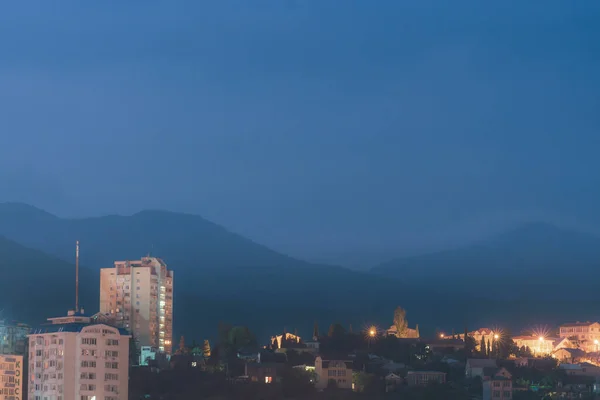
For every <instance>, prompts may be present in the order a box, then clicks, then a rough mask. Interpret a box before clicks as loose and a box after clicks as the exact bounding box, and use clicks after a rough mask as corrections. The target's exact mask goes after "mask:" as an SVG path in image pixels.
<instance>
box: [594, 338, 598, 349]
mask: <svg viewBox="0 0 600 400" xmlns="http://www.w3.org/2000/svg"><path fill="white" fill-rule="evenodd" d="M594 344H595V345H596V352H598V339H594Z"/></svg>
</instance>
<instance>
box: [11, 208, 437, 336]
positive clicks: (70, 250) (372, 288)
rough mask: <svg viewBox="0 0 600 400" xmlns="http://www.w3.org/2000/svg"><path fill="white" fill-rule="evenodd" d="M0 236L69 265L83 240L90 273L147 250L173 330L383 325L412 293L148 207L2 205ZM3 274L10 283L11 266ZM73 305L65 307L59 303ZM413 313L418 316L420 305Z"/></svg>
mask: <svg viewBox="0 0 600 400" xmlns="http://www.w3.org/2000/svg"><path fill="white" fill-rule="evenodd" d="M0 234H3V235H5V236H7V237H10V238H11V239H13V240H15V241H17V242H19V243H21V244H23V245H25V246H29V247H32V248H36V249H40V250H43V251H45V252H47V253H49V254H52V255H53V256H56V257H60V258H62V259H63V260H66V261H70V260H73V259H74V244H75V241H76V240H80V242H81V252H80V254H81V258H80V259H81V264H82V265H84V266H86V267H88V268H90V269H91V270H95V271H98V269H99V268H102V267H110V266H112V263H113V261H114V260H121V259H137V258H139V257H141V256H144V255H146V254H147V253H148V252H150V251H149V249H151V250H152V251H151V253H152V254H153V255H155V256H157V257H160V258H163V259H164V260H165V261H166V262H167V263H168V265H169V267H170V268H173V270H174V271H175V278H174V281H175V292H174V293H175V328H176V330H177V331H178V332H191V331H196V332H197V331H198V330H200V331H203V330H205V331H206V332H207V334H210V333H212V332H213V331H214V329H215V327H216V326H217V322H218V321H219V320H233V321H235V322H236V323H247V324H249V325H251V326H255V327H260V329H265V330H268V329H271V330H273V329H276V330H277V331H279V330H281V329H283V327H284V326H286V324H288V325H287V326H288V327H289V324H292V323H295V324H304V325H305V326H304V328H308V327H310V326H312V322H313V321H314V320H315V319H319V320H322V321H323V323H331V322H332V321H334V320H335V321H337V320H341V321H347V323H354V324H355V325H356V326H360V324H361V323H363V322H365V320H364V319H366V318H382V319H384V320H386V319H389V318H390V315H391V312H392V310H393V307H394V306H392V304H396V303H402V304H405V306H406V307H409V306H410V304H411V302H415V300H416V294H417V293H416V292H415V291H414V290H411V289H409V288H402V285H399V284H397V283H396V282H393V281H390V280H388V279H383V278H380V277H378V276H375V275H370V274H366V273H358V272H353V271H350V270H347V269H345V268H341V267H335V266H327V265H315V264H310V263H307V262H304V261H300V260H296V259H293V258H291V257H288V256H285V255H282V254H279V253H277V252H275V251H272V250H270V249H268V248H266V247H264V246H261V245H259V244H256V243H254V242H252V241H251V240H249V239H246V238H244V237H241V236H239V235H237V234H234V233H231V232H229V231H227V230H225V229H224V228H222V227H220V226H218V225H216V224H214V223H212V222H209V221H207V220H205V219H203V218H201V217H198V216H194V215H187V214H179V213H171V212H164V211H144V212H140V213H136V214H134V215H132V216H107V217H97V218H85V219H62V218H58V217H55V216H53V215H52V214H49V213H47V212H45V211H42V210H39V209H37V208H35V207H32V206H28V205H25V204H18V203H4V204H0ZM23 264H27V262H26V260H25V261H22V262H20V265H23ZM43 268H45V263H44V262H41V261H40V262H36V263H34V264H32V265H30V266H28V268H27V270H28V271H29V272H28V273H30V274H32V276H35V274H36V271H38V269H43ZM68 270H70V271H73V268H70V269H69V268H67V271H68ZM95 275H96V276H95V277H93V278H91V279H86V281H85V282H82V285H83V286H84V287H85V288H86V293H87V294H89V295H90V296H88V297H87V298H86V300H87V301H88V302H91V304H90V303H88V304H86V307H87V308H88V309H89V310H94V309H97V304H98V300H97V298H98V284H99V283H98V276H99V273H96V274H95ZM6 278H7V279H10V270H9V272H8V274H7V276H6ZM57 279H58V277H57ZM60 280H61V282H60V284H58V285H54V286H55V287H57V288H58V287H59V288H61V290H66V291H68V292H70V293H71V292H72V289H71V290H69V288H70V287H72V284H71V282H72V279H64V276H62V275H61V277H60ZM63 280H64V281H63ZM36 282H38V284H40V285H44V284H47V283H48V282H46V283H44V282H42V281H37V280H36ZM51 282H54V283H56V281H51ZM54 306H55V307H56V306H58V303H57V304H56V305H54ZM71 306H72V304H71V302H67V304H64V305H63V307H65V308H67V307H71ZM423 311H424V310H423ZM56 312H60V310H58V311H55V313H56ZM413 312H415V316H416V313H417V308H416V307H415V308H414V310H413ZM195 315H197V316H198V318H194V316H195ZM184 316H185V317H184ZM428 318H429V317H428ZM421 324H422V325H424V324H426V322H425V321H424V320H423V321H422V322H421ZM299 328H301V329H302V328H303V327H299Z"/></svg>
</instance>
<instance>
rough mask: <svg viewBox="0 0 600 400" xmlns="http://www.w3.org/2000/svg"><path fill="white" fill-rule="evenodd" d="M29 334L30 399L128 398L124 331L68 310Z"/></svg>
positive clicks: (92, 399)
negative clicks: (67, 312)
mask: <svg viewBox="0 0 600 400" xmlns="http://www.w3.org/2000/svg"><path fill="white" fill-rule="evenodd" d="M49 321H50V322H51V323H50V324H48V325H45V326H42V327H40V328H36V329H34V330H33V331H32V332H31V334H30V335H29V366H28V368H29V377H28V381H29V382H28V399H29V400H127V398H128V388H129V340H130V338H131V336H130V335H129V334H128V333H127V331H125V330H124V329H118V328H115V327H113V326H110V325H107V324H105V323H102V322H101V320H98V319H96V318H94V317H86V316H84V315H83V314H81V313H76V312H74V311H70V312H69V315H68V316H66V317H59V318H49Z"/></svg>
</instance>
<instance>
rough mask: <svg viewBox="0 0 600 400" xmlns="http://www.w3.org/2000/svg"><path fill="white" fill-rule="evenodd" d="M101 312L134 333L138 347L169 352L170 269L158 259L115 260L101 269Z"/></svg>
mask: <svg viewBox="0 0 600 400" xmlns="http://www.w3.org/2000/svg"><path fill="white" fill-rule="evenodd" d="M100 312H101V313H105V314H110V315H113V316H114V317H115V321H116V324H117V326H118V327H121V328H125V329H127V330H128V331H129V332H131V333H132V334H133V337H134V339H135V340H136V344H137V346H138V348H141V347H142V346H150V347H154V348H156V349H158V351H159V352H163V353H166V354H169V355H170V354H171V350H172V346H173V271H171V270H169V269H168V268H167V264H165V262H164V261H163V260H161V259H159V258H155V257H142V259H141V260H137V261H115V263H114V267H113V268H102V270H101V272H100Z"/></svg>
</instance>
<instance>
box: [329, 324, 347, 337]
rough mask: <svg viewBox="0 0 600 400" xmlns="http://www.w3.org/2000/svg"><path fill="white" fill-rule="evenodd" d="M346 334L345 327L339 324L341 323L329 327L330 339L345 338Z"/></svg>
mask: <svg viewBox="0 0 600 400" xmlns="http://www.w3.org/2000/svg"><path fill="white" fill-rule="evenodd" d="M345 334H346V330H345V329H344V327H343V326H342V325H341V324H339V323H337V322H336V323H335V324H331V325H330V326H329V335H328V336H329V337H330V338H337V339H339V338H341V337H342V336H344V335H345Z"/></svg>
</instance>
